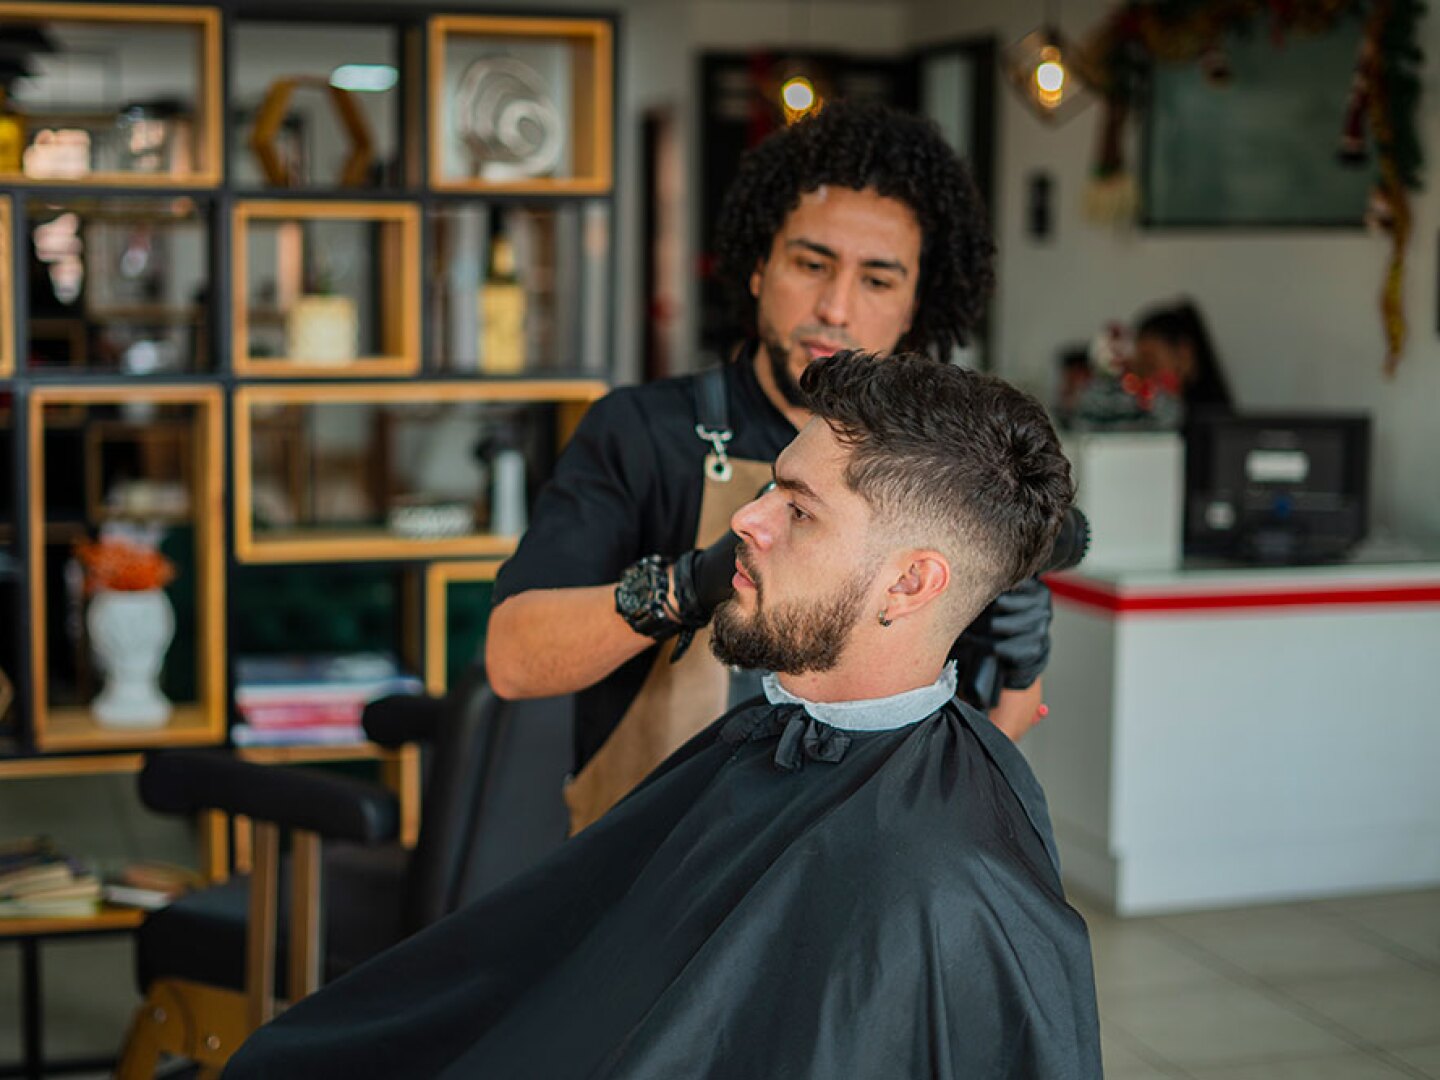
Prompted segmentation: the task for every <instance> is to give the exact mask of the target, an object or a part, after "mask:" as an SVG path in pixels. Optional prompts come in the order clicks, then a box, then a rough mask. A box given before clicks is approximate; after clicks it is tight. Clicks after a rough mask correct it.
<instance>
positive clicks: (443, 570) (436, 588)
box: [425, 559, 503, 695]
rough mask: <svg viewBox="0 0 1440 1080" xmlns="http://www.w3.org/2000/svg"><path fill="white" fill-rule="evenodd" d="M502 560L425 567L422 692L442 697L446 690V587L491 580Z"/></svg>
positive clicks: (448, 635) (446, 563) (447, 681)
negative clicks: (423, 678) (423, 674)
mask: <svg viewBox="0 0 1440 1080" xmlns="http://www.w3.org/2000/svg"><path fill="white" fill-rule="evenodd" d="M502 564H503V560H500V559H479V560H465V561H463V562H460V561H451V562H434V563H431V564H430V565H429V566H427V567H426V568H425V692H426V693H427V694H436V695H440V694H444V693H445V692H446V691H447V690H448V689H449V685H448V684H449V681H450V680H449V678H448V674H447V672H446V670H445V668H446V663H445V659H446V658H445V650H446V648H447V647H448V645H449V637H450V631H449V628H448V625H447V621H446V620H447V619H448V617H449V613H450V593H449V588H450V586H451V585H455V584H465V583H467V582H477V581H479V582H484V581H494V580H495V575H496V574H498V573H499V572H500V567H501V565H502Z"/></svg>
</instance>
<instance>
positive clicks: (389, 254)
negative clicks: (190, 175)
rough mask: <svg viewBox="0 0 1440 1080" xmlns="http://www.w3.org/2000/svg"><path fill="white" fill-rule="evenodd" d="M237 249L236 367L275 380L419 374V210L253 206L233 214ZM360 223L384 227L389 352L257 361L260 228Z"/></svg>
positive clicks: (309, 203)
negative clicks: (255, 289)
mask: <svg viewBox="0 0 1440 1080" xmlns="http://www.w3.org/2000/svg"><path fill="white" fill-rule="evenodd" d="M233 213H234V233H233V236H234V240H233V242H232V245H231V271H230V273H231V282H230V286H231V304H232V311H233V312H234V325H233V330H232V334H231V339H232V340H231V354H230V357H231V358H230V363H231V368H232V370H233V371H234V372H235V374H237V375H242V376H265V377H269V378H327V379H366V378H374V377H376V376H386V375H414V374H416V373H417V372H419V370H420V303H421V301H420V287H421V274H420V207H419V205H418V204H415V203H404V202H350V201H321V200H303V201H302V200H288V199H254V200H244V201H241V202H237V203H236V204H235V208H234V212H233ZM304 221H356V222H369V223H376V224H379V225H381V227H382V228H381V234H380V244H379V250H378V251H376V252H375V260H376V263H377V265H378V266H380V267H381V268H382V269H381V278H382V281H383V286H382V290H381V297H380V307H381V312H380V325H381V336H382V338H383V339H384V342H383V348H382V351H381V352H380V353H379V354H377V355H373V356H359V357H356V358H355V359H353V360H349V361H346V362H344V363H338V364H323V363H316V362H314V361H307V360H295V359H290V358H287V357H271V356H266V357H257V356H251V355H250V297H249V295H248V292H249V290H248V288H247V283H248V278H249V261H250V255H249V251H248V249H247V237H248V233H249V229H250V226H251V225H252V224H254V223H257V222H304Z"/></svg>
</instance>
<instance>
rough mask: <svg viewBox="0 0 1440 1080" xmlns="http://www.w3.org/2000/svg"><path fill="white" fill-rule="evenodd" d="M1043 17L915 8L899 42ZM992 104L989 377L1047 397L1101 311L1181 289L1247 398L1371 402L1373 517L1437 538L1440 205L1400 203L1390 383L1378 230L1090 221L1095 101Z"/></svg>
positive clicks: (918, 2)
mask: <svg viewBox="0 0 1440 1080" xmlns="http://www.w3.org/2000/svg"><path fill="white" fill-rule="evenodd" d="M1109 7H1110V5H1109V4H1108V3H1102V2H1099V0H1083V2H1082V0H1075V2H1072V3H1068V4H1066V5H1064V6H1063V7H1062V8H1061V9H1060V15H1061V18H1062V20H1063V21H1062V28H1063V29H1064V30H1065V31H1066V32H1067V33H1069V34H1070V35H1071V36H1078V35H1080V34H1083V33H1084V32H1085V31H1087V30H1088V29H1089V28H1091V27H1093V26H1094V25H1095V24H1096V23H1098V22H1099V21H1100V19H1101V18H1102V17H1103V16H1104V14H1105V12H1106V11H1107V10H1108V9H1109ZM1040 14H1041V5H1039V4H1038V3H1035V4H1029V3H1027V4H1018V5H1017V4H1011V3H1009V2H1006V0H971V2H968V3H965V4H957V3H954V2H953V0H915V2H914V3H913V4H912V5H911V11H910V16H911V32H910V40H911V42H912V43H914V44H923V43H925V42H931V41H940V40H945V39H947V38H954V37H958V36H963V35H966V34H973V33H994V34H995V35H996V36H997V37H998V39H999V40H1000V42H1001V43H1002V44H1004V43H1008V42H1009V41H1012V40H1014V39H1016V38H1019V37H1020V36H1021V35H1023V34H1024V33H1026V32H1028V31H1029V30H1031V29H1033V28H1034V25H1035V24H1036V23H1037V22H1038V21H1039V18H1040ZM1421 33H1422V43H1421V44H1422V48H1423V49H1424V50H1425V52H1426V53H1427V55H1429V56H1431V57H1435V56H1440V19H1437V18H1436V17H1435V16H1433V15H1432V16H1429V17H1427V18H1426V19H1425V20H1424V21H1423V23H1422V30H1421ZM1435 72H1436V68H1435V66H1434V65H1433V64H1431V65H1430V66H1429V67H1428V68H1427V70H1426V71H1425V73H1424V82H1425V85H1424V94H1425V100H1426V103H1427V105H1430V103H1433V101H1434V94H1435V92H1436V90H1437V89H1440V86H1437V78H1436V74H1435ZM997 101H998V103H999V114H1000V115H999V118H998V130H997V143H998V146H997V153H998V162H997V177H996V179H997V184H996V201H997V204H998V205H997V207H996V212H997V222H998V229H997V233H998V235H997V237H996V240H997V243H998V246H999V250H1000V275H999V285H998V291H997V308H996V315H997V319H996V326H997V334H996V342H995V345H996V353H995V355H996V357H997V363H998V367H999V370H1000V371H1001V372H1002V373H1004V374H1005V375H1007V376H1009V377H1010V378H1013V379H1015V380H1016V381H1018V382H1020V383H1022V384H1025V385H1027V386H1028V387H1030V388H1032V389H1036V390H1044V389H1046V388H1047V387H1048V385H1049V379H1050V371H1051V368H1052V364H1053V360H1052V358H1053V356H1054V351H1055V348H1056V346H1057V345H1058V344H1060V343H1061V342H1065V341H1068V340H1071V339H1086V338H1088V337H1090V336H1091V335H1092V334H1093V333H1094V331H1095V330H1096V329H1097V328H1098V327H1099V326H1100V324H1101V323H1103V322H1104V321H1106V320H1108V319H1112V318H1122V319H1128V318H1130V317H1131V316H1132V315H1134V314H1135V312H1136V311H1137V310H1138V309H1140V308H1142V307H1144V306H1146V305H1148V304H1149V303H1151V302H1154V301H1157V300H1164V299H1166V298H1168V297H1171V296H1174V295H1178V294H1180V293H1189V294H1190V295H1193V296H1194V297H1195V298H1196V299H1197V300H1198V302H1199V304H1200V306H1201V308H1202V309H1203V310H1204V312H1205V314H1206V317H1207V319H1208V321H1209V323H1210V325H1211V329H1212V332H1213V334H1214V336H1215V339H1216V347H1217V348H1218V349H1219V351H1220V354H1221V356H1222V359H1223V361H1224V363H1225V366H1226V371H1227V374H1228V375H1229V376H1230V378H1231V381H1232V384H1233V387H1234V390H1235V392H1236V395H1237V396H1238V398H1239V400H1240V403H1241V405H1242V406H1243V407H1250V408H1267V407H1286V408H1357V409H1366V410H1369V411H1370V412H1371V413H1372V415H1373V417H1374V421H1375V442H1376V446H1375V462H1374V466H1373V472H1372V475H1373V478H1374V483H1375V516H1376V525H1377V527H1382V528H1389V529H1393V530H1396V531H1398V532H1400V533H1401V534H1402V535H1406V536H1418V535H1424V536H1428V537H1430V538H1440V468H1437V467H1436V466H1437V464H1440V417H1437V416H1435V415H1434V412H1435V406H1436V405H1437V404H1440V338H1437V332H1436V304H1437V289H1436V261H1435V260H1436V230H1437V227H1440V207H1437V201H1436V197H1435V195H1434V194H1433V193H1419V194H1417V195H1415V196H1414V198H1413V203H1412V207H1413V210H1414V214H1415V227H1414V234H1413V238H1412V240H1411V244H1410V250H1409V267H1408V270H1407V274H1406V290H1405V298H1406V307H1407V311H1408V315H1409V320H1410V344H1409V347H1408V349H1407V350H1406V354H1405V358H1404V360H1403V362H1402V363H1401V365H1400V368H1399V371H1398V373H1397V374H1396V375H1395V377H1394V378H1393V379H1386V378H1385V377H1384V376H1383V375H1382V373H1381V362H1382V357H1383V350H1384V341H1383V337H1382V332H1381V323H1380V315H1379V310H1378V303H1379V292H1380V288H1381V285H1382V282H1383V277H1384V273H1385V263H1386V259H1387V255H1388V240H1387V239H1383V238H1379V237H1374V236H1368V235H1366V234H1364V233H1361V232H1353V233H1348V232H1347V233H1337V232H1334V231H1325V232H1322V231H1303V230H1300V231H1278V230H1271V231H1260V230H1257V231H1254V232H1248V233H1244V234H1234V233H1222V232H1218V231H1217V232H1213V233H1208V234H1207V233H1203V232H1198V233H1197V232H1192V233H1187V234H1180V233H1164V232H1146V231H1143V230H1139V229H1135V228H1133V227H1132V228H1113V227H1105V226H1099V225H1093V224H1090V223H1089V222H1087V221H1086V220H1085V219H1084V217H1083V216H1082V213H1081V205H1082V201H1083V198H1084V192H1085V185H1086V182H1087V179H1088V175H1089V169H1090V164H1091V161H1092V159H1093V154H1094V148H1095V143H1096V139H1097V135H1098V130H1097V129H1098V125H1099V123H1100V116H1101V110H1100V108H1099V107H1098V105H1097V106H1096V107H1093V108H1091V109H1089V110H1087V111H1086V112H1085V113H1083V114H1081V115H1079V116H1077V117H1075V118H1074V119H1073V120H1071V121H1070V123H1069V124H1068V125H1066V126H1064V127H1061V128H1059V129H1050V128H1047V127H1045V126H1043V125H1042V124H1041V123H1040V122H1039V121H1038V120H1036V119H1035V118H1034V117H1033V116H1031V114H1030V113H1029V112H1028V111H1027V110H1026V109H1025V107H1024V106H1023V105H1022V104H1020V102H1019V101H1018V99H1017V98H1015V97H1014V96H1013V95H1011V94H1009V93H1008V91H1006V90H1005V89H1004V88H1001V92H1000V94H999V96H998V98H997ZM1421 124H1422V130H1421V138H1422V142H1423V144H1424V146H1425V148H1426V151H1427V154H1428V157H1429V160H1430V162H1431V169H1432V170H1433V169H1434V168H1435V165H1436V164H1437V163H1440V110H1436V109H1435V108H1434V107H1433V105H1430V107H1426V108H1422V110H1421ZM1337 128H1338V120H1337ZM1130 159H1131V161H1132V162H1133V161H1134V154H1133V153H1132V154H1131V155H1130ZM1036 170H1045V171H1046V172H1049V173H1050V174H1051V175H1052V176H1053V177H1054V179H1055V182H1056V187H1055V197H1056V206H1055V210H1056V213H1055V217H1054V224H1055V229H1054V233H1053V234H1052V237H1051V238H1050V239H1048V240H1046V241H1044V242H1037V241H1035V240H1032V239H1030V238H1029V237H1027V236H1026V235H1025V229H1024V188H1025V184H1026V179H1027V177H1028V176H1029V175H1030V174H1031V173H1032V172H1034V171H1036ZM1431 175H1432V176H1433V175H1434V173H1433V171H1432V173H1431ZM1431 187H1432V189H1433V187H1434V183H1433V180H1432V184H1431Z"/></svg>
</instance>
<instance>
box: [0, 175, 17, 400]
mask: <svg viewBox="0 0 1440 1080" xmlns="http://www.w3.org/2000/svg"><path fill="white" fill-rule="evenodd" d="M14 213H15V209H14V203H13V202H12V201H11V198H10V196H9V195H0V273H3V274H4V287H3V288H0V379H8V378H10V376H12V375H14V374H15V297H14V292H15V290H14V288H13V287H12V286H11V282H13V281H14V280H15V263H14V256H15V253H14V251H12V250H11V247H10V237H11V230H12V229H13V228H14V223H15V218H14Z"/></svg>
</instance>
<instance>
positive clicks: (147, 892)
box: [101, 862, 205, 911]
mask: <svg viewBox="0 0 1440 1080" xmlns="http://www.w3.org/2000/svg"><path fill="white" fill-rule="evenodd" d="M204 884H205V882H204V879H203V878H201V876H200V875H199V874H198V873H196V872H195V871H194V870H191V869H188V868H187V867H183V866H175V865H173V864H171V863H160V862H132V863H130V864H129V865H127V866H126V867H125V868H124V869H123V870H121V871H120V873H119V874H118V875H117V877H116V879H115V880H113V881H107V882H106V883H105V885H104V887H103V888H102V890H101V893H102V895H103V896H104V898H105V900H106V902H107V903H111V904H118V905H120V906H121V907H135V908H142V909H144V910H145V911H158V910H159V909H160V908H162V907H165V906H166V905H167V904H169V903H170V902H171V901H172V900H175V899H176V898H178V897H180V896H183V895H184V894H185V893H187V892H189V891H190V890H191V889H198V888H200V887H201V886H202V885H204Z"/></svg>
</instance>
